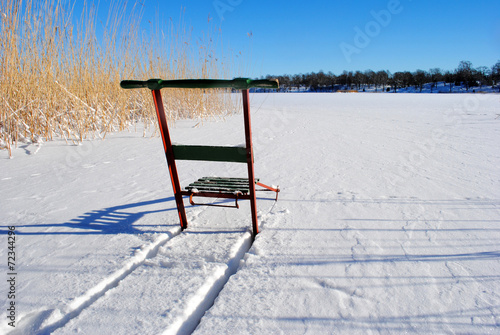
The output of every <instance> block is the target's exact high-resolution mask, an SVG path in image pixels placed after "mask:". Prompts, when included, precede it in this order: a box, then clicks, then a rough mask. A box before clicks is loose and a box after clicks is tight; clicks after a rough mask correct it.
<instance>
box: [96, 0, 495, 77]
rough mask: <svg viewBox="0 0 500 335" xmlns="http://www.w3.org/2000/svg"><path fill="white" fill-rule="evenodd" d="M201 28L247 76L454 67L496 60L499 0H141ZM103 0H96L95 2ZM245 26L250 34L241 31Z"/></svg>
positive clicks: (147, 13) (148, 12)
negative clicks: (216, 34)
mask: <svg viewBox="0 0 500 335" xmlns="http://www.w3.org/2000/svg"><path fill="white" fill-rule="evenodd" d="M130 1H131V2H133V0H130ZM140 2H142V4H143V6H144V7H143V9H144V16H143V20H144V22H147V20H152V19H154V17H155V15H157V13H158V12H159V13H160V19H164V20H168V19H169V18H170V17H172V19H173V20H174V21H178V19H179V16H180V13H181V8H184V15H183V16H184V21H185V23H186V25H188V26H192V27H193V35H194V36H198V35H201V34H203V33H205V32H207V30H208V23H207V19H208V17H211V18H212V21H211V23H212V24H215V25H217V26H220V28H221V29H222V39H223V41H224V45H225V46H226V47H227V46H230V47H231V49H232V50H233V51H235V52H239V51H241V52H242V53H244V54H245V55H246V56H247V57H243V58H241V59H242V60H243V61H244V62H246V63H247V64H246V66H245V67H246V69H247V71H246V72H248V73H246V74H245V75H246V76H248V77H258V76H261V75H266V74H274V75H280V74H298V73H307V72H317V71H319V70H323V71H324V72H328V71H332V72H333V73H335V74H340V73H341V72H342V71H343V70H348V71H350V70H361V71H364V70H367V69H372V70H375V71H377V70H389V71H391V72H396V71H403V70H409V71H415V70H417V69H423V70H429V69H430V68H434V67H439V68H441V69H443V70H453V69H455V68H456V67H457V66H458V63H459V62H460V61H461V60H468V61H471V62H472V64H473V66H474V67H478V66H487V67H491V66H493V65H494V64H495V63H496V62H497V61H498V60H500V0H478V1H471V0H468V1H464V0H433V1H431V0H358V1H356V0H352V1H351V0H343V1H337V0H324V1H314V0H311V1H304V0H301V1H295V0H289V1H279V0H274V1H269V0H267V1H263V0H192V1H188V0H184V1H183V0H141V1H140ZM102 7H104V6H103V2H102V1H101V8H102ZM249 33H251V34H252V37H251V38H250V37H249V36H248V34H249Z"/></svg>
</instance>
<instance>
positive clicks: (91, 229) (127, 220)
mask: <svg viewBox="0 0 500 335" xmlns="http://www.w3.org/2000/svg"><path fill="white" fill-rule="evenodd" d="M174 200H175V199H174V197H168V198H161V199H156V200H148V201H141V202H136V203H132V204H126V205H120V206H113V207H108V208H104V209H99V210H92V211H90V212H87V213H84V214H82V215H80V216H78V217H76V218H74V219H71V220H69V221H68V222H65V223H51V224H43V223H41V224H31V225H15V227H16V234H18V235H93V234H96V235H102V234H114V235H115V234H144V233H154V232H158V229H157V228H158V227H159V226H165V225H166V223H165V222H158V223H157V224H154V225H151V224H150V225H148V224H147V223H146V224H138V225H135V223H137V222H138V221H139V220H140V219H141V218H143V217H144V216H146V215H148V214H154V213H162V212H168V211H175V210H177V209H176V207H175V201H174ZM169 202H172V205H171V206H168V207H167V206H165V204H164V203H169ZM158 204H164V205H162V206H158ZM173 225H178V223H177V222H172V226H173ZM168 226H170V225H168ZM0 228H1V229H2V230H1V231H0V232H1V233H4V232H5V233H6V230H4V229H6V228H7V226H0ZM40 228H43V230H42V229H40ZM45 228H53V230H52V231H47V229H45ZM68 228H70V229H68ZM40 230H42V231H40Z"/></svg>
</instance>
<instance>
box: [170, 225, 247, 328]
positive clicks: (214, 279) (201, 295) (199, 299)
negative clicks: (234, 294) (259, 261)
mask: <svg viewBox="0 0 500 335" xmlns="http://www.w3.org/2000/svg"><path fill="white" fill-rule="evenodd" d="M252 242H253V241H252V235H251V233H250V232H247V233H245V234H244V235H243V237H242V238H241V239H240V240H239V241H238V243H237V244H235V245H234V246H233V247H232V248H231V253H230V258H229V260H228V262H227V264H226V265H227V266H226V267H225V269H224V268H222V269H220V270H218V271H216V272H214V273H213V274H212V275H211V276H210V277H209V278H208V280H207V281H205V283H204V284H203V285H202V286H201V287H200V288H199V289H198V290H197V291H196V294H195V295H194V296H193V297H191V298H190V299H189V302H188V304H187V306H186V308H185V309H184V311H183V313H182V315H181V316H179V317H178V318H177V319H176V320H175V321H174V323H172V324H171V325H170V326H169V327H168V328H167V329H166V330H165V331H164V332H163V335H174V334H191V333H192V332H193V331H194V330H195V329H196V327H197V326H198V324H199V323H200V321H201V319H202V317H203V315H204V314H205V313H206V312H207V311H208V310H209V309H210V308H211V307H212V306H213V304H214V302H215V299H217V297H218V296H219V294H220V292H221V291H222V290H223V289H224V286H225V285H226V283H227V282H228V281H229V279H230V278H231V276H233V275H234V274H235V273H236V272H237V271H238V268H239V265H240V261H241V260H242V259H243V257H244V256H245V254H246V253H247V252H248V250H250V247H251V246H252Z"/></svg>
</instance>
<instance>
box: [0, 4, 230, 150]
mask: <svg viewBox="0 0 500 335" xmlns="http://www.w3.org/2000/svg"><path fill="white" fill-rule="evenodd" d="M75 4H76V1H72V2H71V1H70V2H68V1H62V0H38V1H33V0H26V1H22V0H0V92H1V97H0V113H1V114H0V148H2V149H7V150H9V153H10V155H12V147H13V146H17V144H18V143H20V142H24V143H26V142H27V143H41V142H43V141H47V140H53V139H54V138H64V139H66V141H67V142H68V143H75V144H78V143H81V142H82V141H84V140H85V139H89V138H99V137H101V138H103V137H105V136H106V133H107V132H110V131H121V130H124V129H127V128H128V127H130V126H131V125H132V124H133V123H135V122H137V121H142V122H144V123H145V124H146V125H156V119H155V118H156V116H155V114H154V107H153V104H152V98H151V93H150V91H149V90H147V89H142V90H123V89H121V88H120V87H119V82H120V80H122V79H139V80H145V79H149V78H162V79H179V78H229V71H230V66H229V65H230V63H229V62H225V59H226V58H225V55H224V54H223V52H222V46H221V45H220V44H219V43H220V42H219V41H220V32H219V31H218V30H217V28H216V27H213V26H210V23H207V29H208V32H207V33H206V35H204V36H203V37H201V38H199V39H197V41H196V43H192V41H191V33H192V32H191V30H190V29H187V28H186V27H185V25H184V24H183V23H182V19H180V20H179V22H180V23H178V24H174V23H173V20H169V21H168V22H167V24H165V23H164V22H162V23H161V24H160V21H159V20H157V22H156V23H154V24H150V27H149V28H150V29H147V33H146V30H144V29H143V28H142V27H141V20H142V12H141V10H140V7H141V6H140V5H138V3H136V4H133V5H131V6H128V4H127V2H125V1H114V2H112V3H111V4H110V5H109V8H107V13H108V17H107V21H106V22H100V21H98V19H97V17H98V15H97V11H98V10H99V9H98V8H97V7H96V5H95V4H94V3H93V2H85V3H84V5H83V9H82V10H78V13H76V12H75ZM77 15H78V16H77ZM181 16H182V14H181ZM209 21H210V20H209ZM164 102H165V108H166V111H167V112H168V117H169V119H170V120H175V119H179V118H200V119H206V118H214V117H220V116H224V115H227V114H228V113H231V112H232V111H233V110H234V109H235V106H234V103H235V102H234V101H233V100H232V99H231V97H230V94H228V91H227V90H206V91H202V90H180V89H178V90H176V89H169V90H168V94H166V95H165V94H164Z"/></svg>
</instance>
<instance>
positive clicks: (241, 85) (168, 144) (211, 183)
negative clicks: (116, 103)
mask: <svg viewBox="0 0 500 335" xmlns="http://www.w3.org/2000/svg"><path fill="white" fill-rule="evenodd" d="M120 86H121V87H122V88H124V89H135V88H148V89H150V90H151V92H152V95H153V101H154V105H155V110H156V115H157V117H158V123H159V128H160V132H161V137H162V140H163V148H164V150H165V157H166V159H167V165H168V169H169V173H170V180H171V182H172V188H173V191H174V198H175V202H176V206H177V213H178V215H179V221H180V225H181V229H182V230H184V229H186V228H187V226H188V222H187V219H186V211H185V208H184V200H183V196H188V197H189V202H190V203H191V205H204V206H217V207H232V208H239V205H238V200H250V209H251V216H252V232H253V236H254V237H255V236H256V235H257V234H258V233H259V226H258V221H257V198H256V194H255V193H256V191H271V192H275V193H276V200H278V193H279V191H280V189H279V187H277V186H268V185H265V184H263V183H261V182H260V181H259V179H256V178H255V172H254V155H253V145H252V127H251V119H250V99H249V89H250V88H252V87H256V88H268V89H277V88H278V86H279V84H278V81H277V80H251V79H247V78H235V79H233V80H223V79H181V80H162V79H149V80H146V81H138V80H123V81H122V82H121V83H120ZM162 88H198V89H210V88H231V89H234V90H241V93H242V97H243V120H244V125H245V147H224V146H202V145H173V144H172V141H171V138H170V132H169V129H168V124H167V118H166V116H165V110H164V108H163V101H162V95H161V92H160V90H161V89H162ZM176 160H194V161H216V162H233V163H245V164H247V170H248V178H221V177H203V178H200V179H198V180H197V181H195V182H193V183H191V184H189V185H188V186H187V187H186V188H185V190H182V189H181V185H180V182H179V175H178V172H177V166H176V163H175V161H176ZM250 181H252V182H250ZM256 185H257V186H259V187H261V189H256V187H255V186H256ZM193 197H207V198H222V199H234V200H235V205H234V206H231V205H225V204H213V203H212V204H210V203H195V202H194V200H193Z"/></svg>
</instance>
